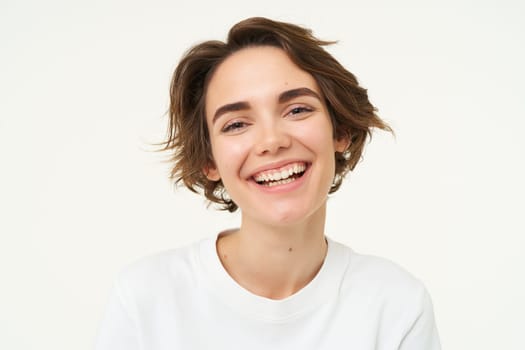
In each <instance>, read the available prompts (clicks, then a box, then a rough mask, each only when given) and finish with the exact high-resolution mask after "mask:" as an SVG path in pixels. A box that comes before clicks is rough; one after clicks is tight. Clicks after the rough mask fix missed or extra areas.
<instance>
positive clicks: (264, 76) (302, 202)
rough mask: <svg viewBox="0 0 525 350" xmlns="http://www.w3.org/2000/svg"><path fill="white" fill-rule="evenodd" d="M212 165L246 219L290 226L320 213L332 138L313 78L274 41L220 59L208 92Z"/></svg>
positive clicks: (336, 145) (330, 172)
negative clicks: (274, 43)
mask: <svg viewBox="0 0 525 350" xmlns="http://www.w3.org/2000/svg"><path fill="white" fill-rule="evenodd" d="M206 122H207V124H208V130H209V133H210V141H211V148H212V155H213V159H214V165H213V166H212V167H210V168H208V169H205V170H204V171H205V172H206V173H207V176H208V178H209V179H210V180H214V181H216V180H219V179H221V180H222V183H223V184H224V186H225V188H226V190H227V192H228V194H229V195H230V197H231V198H232V199H233V201H234V202H235V203H236V204H237V205H238V206H239V207H240V208H241V211H242V215H243V222H245V221H246V220H251V221H252V222H254V223H262V224H266V225H289V224H293V223H298V222H301V221H304V220H308V219H309V218H315V217H320V216H319V215H315V214H318V213H321V211H322V213H323V215H321V216H322V217H323V218H324V208H325V203H326V198H327V195H328V191H329V189H330V186H331V184H332V181H333V177H334V171H335V161H334V152H336V151H338V152H342V151H343V150H344V148H345V147H346V145H347V141H346V140H334V138H333V132H332V125H331V121H330V117H329V114H328V112H327V109H326V106H325V104H324V99H323V96H322V94H321V92H320V90H319V87H318V86H317V83H316V81H315V79H314V78H313V77H312V76H311V75H310V74H309V73H307V72H305V71H303V70H301V69H300V68H299V67H297V66H296V65H295V64H294V63H293V62H292V61H291V60H290V59H289V57H288V56H287V55H286V53H285V52H284V51H283V50H281V49H278V48H274V47H269V46H260V47H253V48H245V49H242V50H241V51H238V52H236V53H235V54H233V55H232V56H230V57H228V58H227V59H226V60H225V61H224V62H222V63H221V64H220V65H219V67H218V68H217V70H216V71H215V73H214V75H213V76H212V78H211V80H210V82H209V85H208V89H207V94H206Z"/></svg>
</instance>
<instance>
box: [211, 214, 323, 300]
mask: <svg viewBox="0 0 525 350" xmlns="http://www.w3.org/2000/svg"><path fill="white" fill-rule="evenodd" d="M324 223H325V208H324V207H323V208H321V209H320V210H319V211H318V212H317V213H315V214H314V215H313V216H312V217H310V218H308V219H307V220H304V221H302V222H300V223H295V224H293V225H287V226H276V225H264V224H262V223H260V222H254V221H252V220H250V219H249V218H246V217H243V220H242V225H241V228H240V229H239V230H236V231H232V232H230V233H228V234H224V235H221V236H220V237H219V239H218V241H217V251H218V254H219V257H220V260H221V262H222V264H223V266H224V268H225V269H226V270H227V271H228V273H229V274H230V276H231V277H232V278H233V279H234V280H235V281H236V282H237V283H239V284H240V285H241V286H242V287H244V288H245V289H247V290H249V291H250V292H252V293H254V294H256V295H260V296H264V297H267V298H270V299H283V298H286V297H288V296H290V295H292V294H294V293H296V292H297V291H299V290H300V289H302V288H303V287H304V286H306V285H307V284H308V283H309V282H310V281H311V280H312V279H313V278H314V277H315V275H316V274H317V272H318V271H319V269H320V268H321V266H322V264H323V261H324V258H325V256H326V252H327V244H326V240H325V236H324Z"/></svg>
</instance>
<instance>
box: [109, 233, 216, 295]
mask: <svg viewBox="0 0 525 350" xmlns="http://www.w3.org/2000/svg"><path fill="white" fill-rule="evenodd" d="M206 240H207V239H205V240H201V241H197V242H194V243H191V244H188V245H184V246H181V247H177V248H173V249H169V250H164V251H160V252H157V253H154V254H151V255H148V256H145V257H142V258H140V259H138V260H136V261H134V262H132V263H130V264H128V265H127V266H125V267H124V268H123V269H122V270H121V271H120V272H119V273H118V275H117V277H116V282H115V283H116V284H117V287H118V288H120V289H122V290H127V291H132V292H133V293H134V294H138V295H140V294H143V293H150V292H151V290H152V289H155V290H157V291H159V290H171V289H173V288H177V286H181V285H186V286H187V285H189V284H193V283H197V280H198V278H199V277H198V276H197V274H198V273H199V272H198V271H199V269H198V250H199V247H200V245H201V244H202V243H203V242H204V241H206Z"/></svg>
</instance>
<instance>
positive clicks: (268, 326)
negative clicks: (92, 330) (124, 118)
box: [97, 18, 440, 350]
mask: <svg viewBox="0 0 525 350" xmlns="http://www.w3.org/2000/svg"><path fill="white" fill-rule="evenodd" d="M326 44H328V42H324V41H320V40H318V39H316V38H315V37H313V36H312V34H311V32H310V31H309V30H307V29H304V28H301V27H298V26H295V25H293V24H289V23H282V22H275V21H272V20H269V19H265V18H251V19H247V20H245V21H243V22H240V23H238V24H236V25H235V26H234V27H233V28H232V29H231V30H230V33H229V36H228V40H227V41H226V42H225V43H222V42H218V41H209V42H205V43H202V44H199V45H197V46H195V47H193V48H192V49H191V50H189V51H188V52H187V54H186V55H185V56H184V57H183V59H182V60H181V62H180V64H179V66H178V67H177V69H176V71H175V74H174V77H173V81H172V86H171V108H170V128H169V137H168V140H167V142H166V144H165V149H166V150H168V151H171V152H173V153H172V154H173V162H174V163H173V164H174V168H173V172H172V177H173V178H174V179H175V181H177V182H180V181H182V182H183V183H184V184H185V185H186V186H187V187H188V188H189V189H191V190H193V191H199V190H202V191H203V192H204V195H205V196H206V197H207V198H208V199H209V200H210V201H213V202H216V203H219V204H221V205H223V208H224V209H227V210H229V211H234V210H236V209H237V208H240V209H241V212H242V220H241V225H240V227H239V228H236V229H231V230H227V231H223V232H220V233H218V234H216V233H215V234H214V235H213V237H211V238H209V239H206V240H204V241H201V242H198V243H195V244H193V245H190V246H188V247H184V248H179V249H176V250H173V251H168V252H165V253H162V254H158V255H155V256H153V257H149V258H147V259H144V260H142V261H140V262H138V263H135V264H133V265H132V266H130V267H129V268H128V269H126V270H125V271H123V272H122V274H121V275H120V276H119V278H118V279H117V281H116V283H115V287H114V292H113V294H112V299H111V301H110V305H109V308H108V312H107V315H106V318H105V320H104V322H103V324H102V327H101V330H100V334H99V338H98V345H97V348H98V349H99V350H106V349H107V350H109V349H112V350H115V349H126V350H130V349H144V350H146V349H147V350H150V349H151V350H155V349H209V348H211V347H213V348H215V349H246V348H255V349H299V348H300V349H361V350H372V349H374V350H393V349H403V350H416V349H418V350H419V349H426V350H427V349H428V350H435V349H439V348H440V345H439V340H438V335H437V331H436V327H435V323H434V318H433V311H432V304H431V301H430V298H429V296H428V294H427V292H426V290H425V288H424V286H423V285H422V284H421V283H420V282H419V281H418V280H417V279H415V278H414V277H412V276H411V275H410V274H408V273H407V272H405V271H404V270H402V269H401V268H399V267H398V266H397V265H395V264H393V263H391V262H388V261H386V260H383V259H380V258H376V257H370V256H365V255H360V254H357V253H356V252H354V251H353V250H351V249H350V248H348V247H345V246H343V245H342V244H340V243H337V242H335V241H333V240H331V239H330V238H328V236H327V235H326V234H325V231H324V227H325V217H326V201H327V197H328V194H329V193H331V192H334V191H336V190H337V189H338V187H339V185H340V184H341V181H342V179H343V177H344V175H345V174H346V173H347V172H348V171H349V170H352V169H353V168H354V167H355V165H356V164H357V161H358V160H359V159H360V157H361V154H362V150H363V145H364V143H365V141H366V139H367V137H368V136H369V134H370V132H371V129H372V128H374V127H377V128H381V129H385V130H389V128H388V126H387V125H386V124H385V123H383V122H382V121H381V119H379V117H378V116H377V115H376V114H375V110H374V107H373V106H372V104H371V103H370V102H369V100H368V97H367V93H366V90H364V89H363V88H361V87H360V86H359V85H358V83H357V80H356V78H355V77H354V76H353V75H352V74H351V73H350V72H348V71H347V70H346V69H344V68H343V67H342V66H341V65H340V64H339V63H338V62H337V61H336V60H335V59H334V58H333V57H332V56H331V55H330V54H328V53H327V52H326V51H325V50H324V49H323V48H322V46H323V45H326Z"/></svg>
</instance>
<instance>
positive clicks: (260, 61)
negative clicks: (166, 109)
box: [206, 46, 320, 110]
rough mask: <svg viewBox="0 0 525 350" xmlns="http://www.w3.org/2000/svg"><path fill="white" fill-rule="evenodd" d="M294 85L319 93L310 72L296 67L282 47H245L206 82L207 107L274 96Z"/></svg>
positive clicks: (219, 67) (228, 59)
mask: <svg viewBox="0 0 525 350" xmlns="http://www.w3.org/2000/svg"><path fill="white" fill-rule="evenodd" d="M295 88H309V89H311V90H313V91H315V92H317V93H319V94H320V91H319V88H318V86H317V83H316V81H315V79H314V78H313V77H312V75H311V74H309V73H308V72H306V71H304V70H302V69H301V68H299V67H298V66H297V65H296V64H295V63H294V62H293V61H292V60H291V59H290V58H289V57H288V55H287V54H286V52H284V51H283V50H282V49H279V48H275V47H271V46H261V47H251V48H245V49H242V50H240V51H238V52H236V53H234V54H233V55H231V56H230V57H228V58H227V59H225V60H224V62H222V63H221V64H220V65H219V66H218V67H217V69H216V71H215V72H214V74H213V76H212V78H211V79H210V82H209V84H208V88H207V93H206V106H207V107H208V108H209V110H213V109H214V108H215V107H217V106H218V105H221V104H225V103H235V102H238V101H250V100H260V99H264V98H267V99H272V98H273V99H276V98H277V97H278V96H279V94H281V93H282V92H283V91H286V90H290V89H295ZM208 108H207V109H208Z"/></svg>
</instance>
